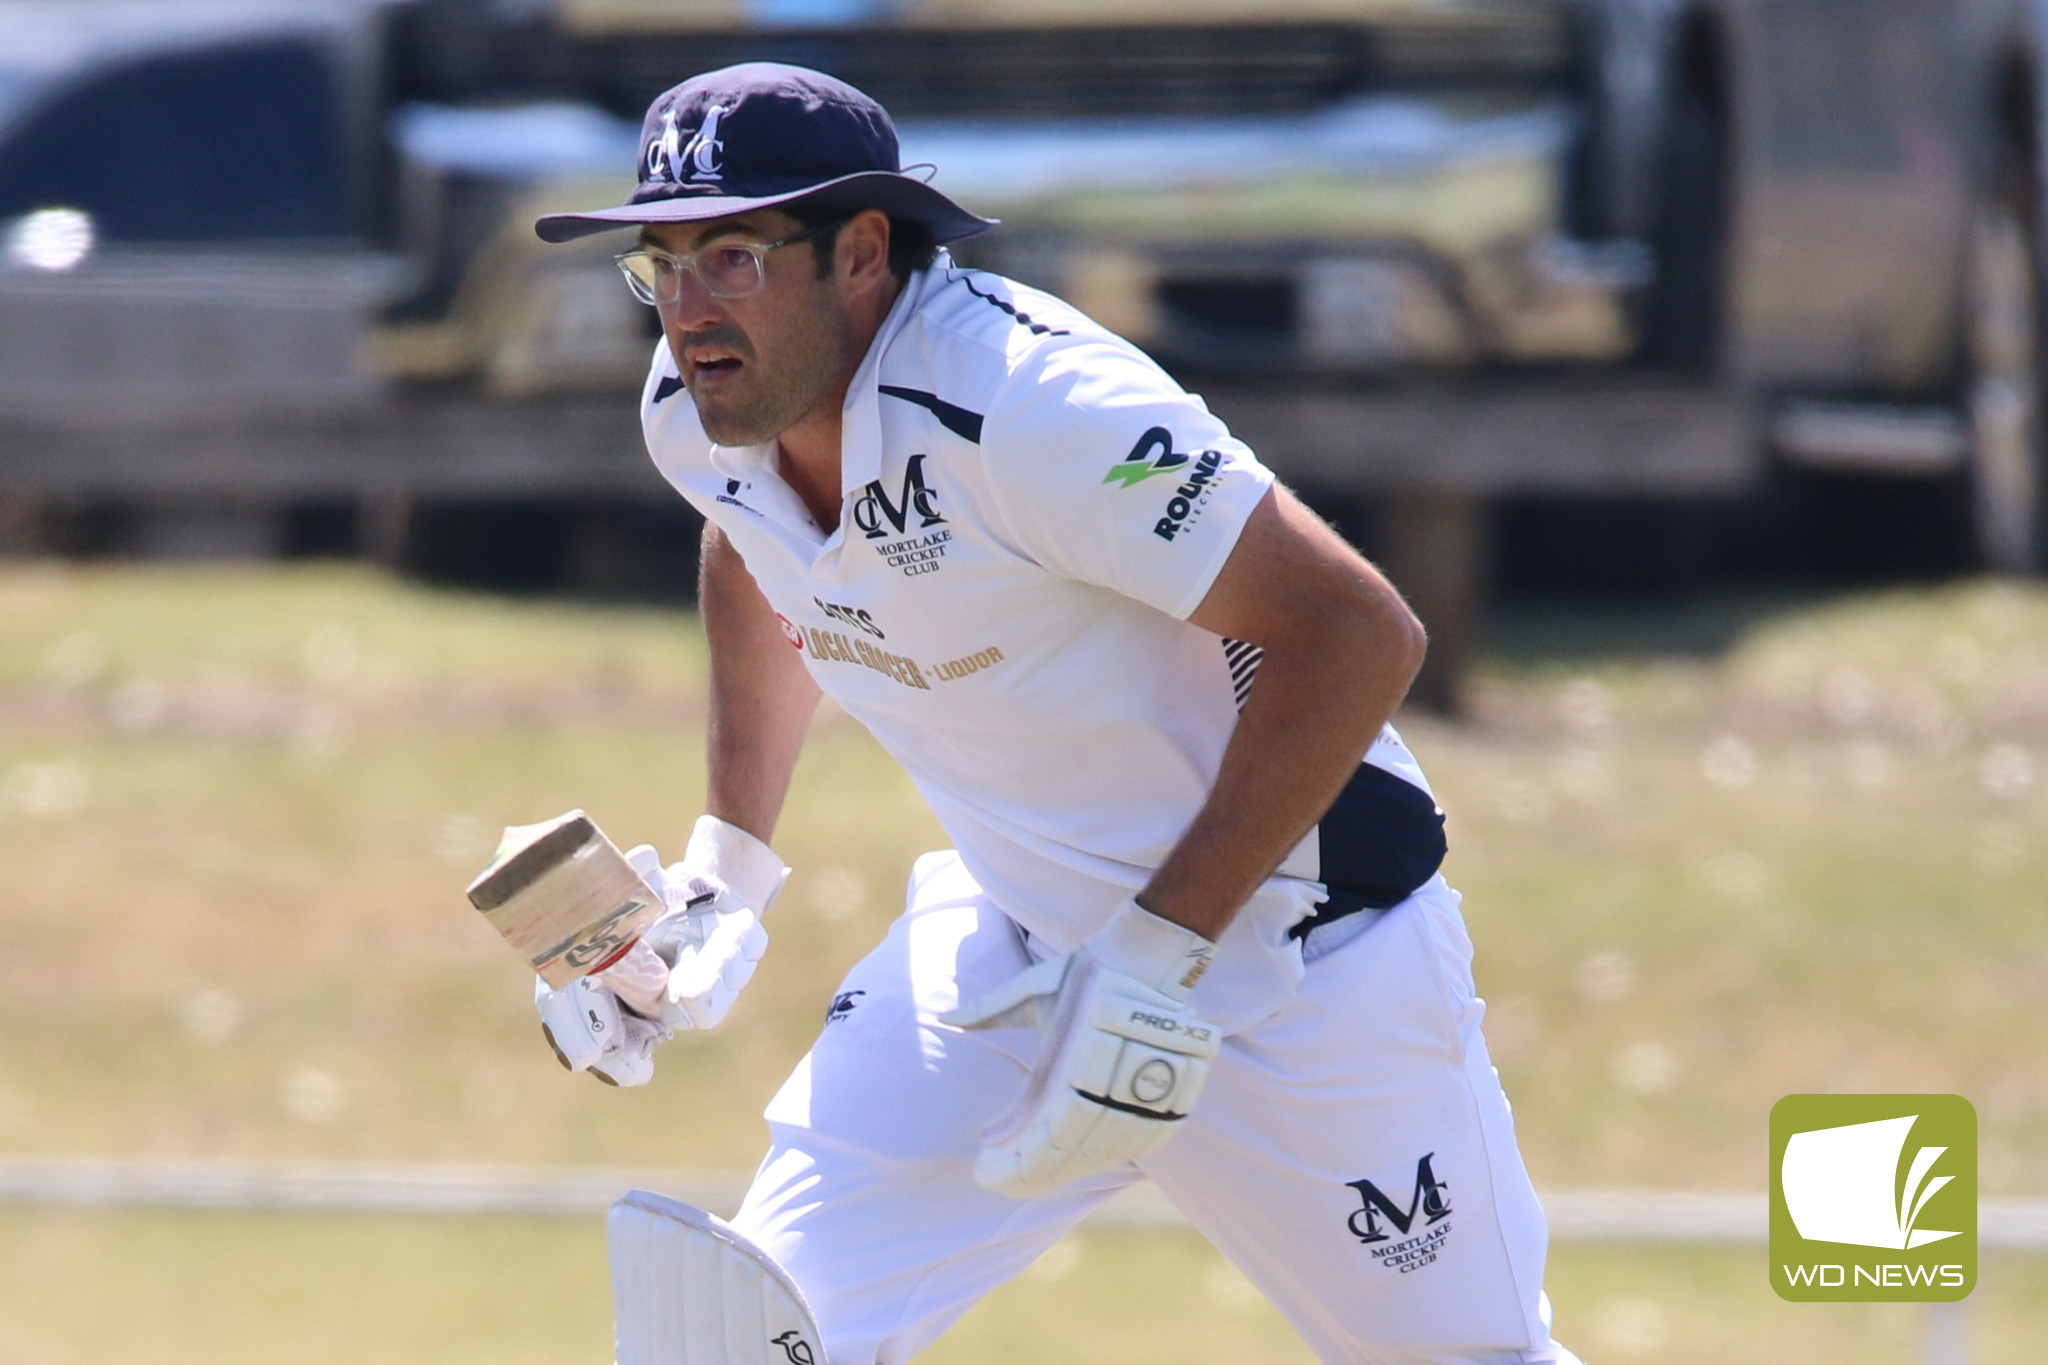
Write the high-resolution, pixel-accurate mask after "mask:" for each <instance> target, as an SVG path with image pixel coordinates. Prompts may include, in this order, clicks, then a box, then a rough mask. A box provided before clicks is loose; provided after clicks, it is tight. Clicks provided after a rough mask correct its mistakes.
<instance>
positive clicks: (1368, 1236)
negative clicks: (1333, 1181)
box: [1344, 1152, 1451, 1275]
mask: <svg viewBox="0 0 2048 1365" xmlns="http://www.w3.org/2000/svg"><path fill="white" fill-rule="evenodd" d="M1435 1160H1436V1153H1435V1152H1429V1153H1426V1154H1425V1155H1424V1156H1423V1158H1422V1159H1421V1160H1420V1161H1418V1162H1416V1163H1415V1184H1414V1186H1413V1188H1411V1189H1410V1190H1409V1191H1408V1202H1407V1203H1406V1204H1405V1205H1404V1204H1402V1203H1400V1202H1399V1201H1398V1200H1397V1199H1395V1198H1393V1197H1392V1196H1390V1195H1388V1194H1387V1192H1386V1191H1385V1190H1383V1189H1381V1188H1380V1187H1379V1186H1378V1185H1376V1184H1374V1183H1373V1182H1372V1181H1370V1180H1347V1181H1345V1182H1344V1183H1345V1184H1346V1185H1348V1186H1349V1187H1350V1188H1351V1189H1354V1190H1356V1191H1357V1192H1358V1198H1359V1202H1360V1203H1361V1205H1363V1207H1361V1208H1358V1209H1356V1210H1354V1211H1353V1212H1352V1214H1351V1217H1350V1219H1349V1220H1347V1223H1346V1226H1348V1227H1349V1228H1350V1229H1351V1235H1352V1236H1354V1237H1356V1238H1357V1239H1358V1240H1359V1241H1361V1242H1363V1243H1365V1244H1366V1245H1367V1246H1369V1247H1371V1248H1372V1258H1373V1259H1374V1260H1376V1261H1378V1262H1379V1263H1380V1264H1381V1265H1383V1266H1385V1267H1386V1268H1387V1269H1389V1270H1396V1271H1399V1272H1400V1273H1401V1274H1403V1275H1406V1274H1408V1273H1409V1272H1411V1271H1416V1270H1420V1269H1422V1267H1424V1266H1426V1265H1428V1264H1430V1263H1431V1262H1432V1261H1434V1260H1436V1258H1437V1253H1438V1252H1440V1251H1442V1250H1443V1246H1444V1243H1445V1242H1446V1241H1447V1240H1449V1238H1450V1235H1451V1224H1450V1217H1451V1199H1450V1189H1451V1187H1450V1186H1449V1185H1448V1184H1447V1183H1445V1182H1444V1181H1442V1180H1439V1179H1437V1175H1436V1167H1435V1166H1434V1165H1433V1164H1432V1163H1433V1162H1434V1161H1435Z"/></svg>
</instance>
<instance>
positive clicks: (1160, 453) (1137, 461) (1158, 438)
mask: <svg viewBox="0 0 2048 1365" xmlns="http://www.w3.org/2000/svg"><path fill="white" fill-rule="evenodd" d="M1187 462H1188V457H1187V456H1185V455H1176V454H1174V453H1173V433H1172V432H1170V431H1168V430H1167V429H1166V428H1165V427H1153V428H1152V429H1150V430H1149V431H1147V432H1146V433H1145V434H1144V435H1143V436H1140V437H1139V438H1138V443H1137V444H1136V445H1134V446H1132V447H1131V453H1130V454H1128V455H1126V456H1124V457H1123V459H1122V460H1120V461H1118V462H1117V463H1116V464H1114V465H1111V466H1110V470H1109V472H1108V473H1107V474H1104V475H1103V476H1102V481H1103V482H1104V483H1114V484H1122V485H1123V486H1124V487H1125V488H1135V487H1137V486H1138V485H1139V484H1141V483H1143V482H1145V480H1147V479H1149V478H1151V477H1152V476H1153V475H1154V474H1164V473H1165V472H1166V471H1167V470H1169V469H1178V468H1179V467H1180V466H1181V465H1184V464H1186V463H1187Z"/></svg>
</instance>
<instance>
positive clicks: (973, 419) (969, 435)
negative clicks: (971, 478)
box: [877, 384, 981, 445]
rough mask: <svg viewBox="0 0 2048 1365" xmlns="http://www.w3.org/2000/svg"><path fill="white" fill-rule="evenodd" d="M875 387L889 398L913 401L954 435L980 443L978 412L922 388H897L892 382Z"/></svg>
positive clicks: (979, 415)
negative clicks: (949, 401)
mask: <svg viewBox="0 0 2048 1365" xmlns="http://www.w3.org/2000/svg"><path fill="white" fill-rule="evenodd" d="M877 387H878V388H879V389H880V390H881V391H882V392H883V393H886V394H888V395H889V396H890V397H891V398H901V399H902V400H903V401H904V402H906V403H915V404H917V405H918V406H919V407H921V408H924V409H926V410H927V411H929V412H930V413H931V415H932V416H934V417H936V418H938V419H939V425H940V426H942V427H944V428H945V429H946V430H948V431H950V432H952V433H953V434H954V435H955V436H958V437H960V438H962V439H963V440H968V441H972V442H974V443H975V444H976V445H980V444H981V414H980V413H978V412H969V411H968V410H967V409H966V408H963V407H960V406H959V405H958V404H955V403H948V402H947V401H946V400H945V399H943V398H941V397H939V396H938V395H937V394H935V393H926V392H925V391H924V390H923V389H899V388H897V387H896V386H895V385H894V384H881V385H878V386H877Z"/></svg>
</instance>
